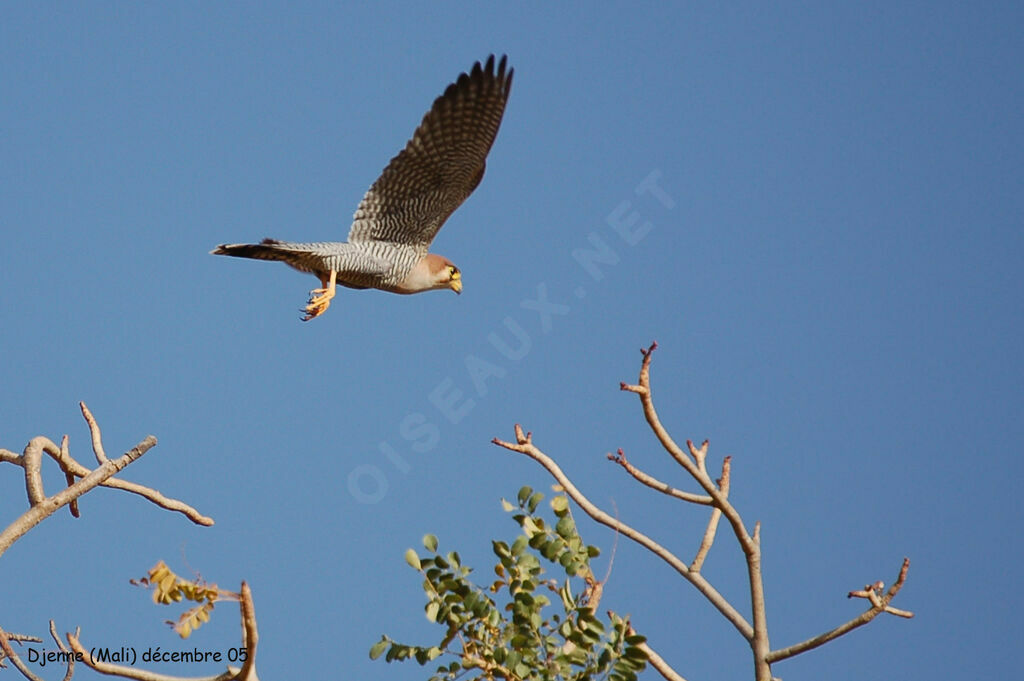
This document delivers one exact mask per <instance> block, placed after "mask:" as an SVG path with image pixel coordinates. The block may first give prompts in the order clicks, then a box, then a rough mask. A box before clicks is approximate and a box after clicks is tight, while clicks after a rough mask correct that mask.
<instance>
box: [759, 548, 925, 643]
mask: <svg viewBox="0 0 1024 681" xmlns="http://www.w3.org/2000/svg"><path fill="white" fill-rule="evenodd" d="M908 568H910V559H909V558H904V559H903V565H902V566H901V567H900V574H899V577H897V578H896V581H895V582H894V583H893V585H892V586H890V587H889V590H888V591H887V592H886V594H885V595H884V596H881V597H880V598H879V599H878V601H877V602H876V603H872V605H871V607H870V608H868V609H867V610H866V611H864V612H863V613H861V614H860V615H859V616H858V617H854V618H853V619H852V620H850V621H849V622H846V623H844V624H841V625H839V626H838V627H836V628H835V629H831V630H830V631H826V632H825V633H823V634H819V635H817V636H815V637H814V638H809V639H807V640H806V641H801V642H800V643H797V644H795V645H791V646H789V647H788V648H782V649H780V650H773V651H772V652H771V653H769V654H768V662H769V663H772V662H778V661H779V660H785V659H786V658H788V657H793V656H794V655H799V654H800V653H804V652H807V651H808V650H813V649H814V648H817V647H818V646H821V645H824V644H826V643H828V642H829V641H831V640H832V639H834V638H838V637H840V636H842V635H843V634H846V633H848V632H850V631H853V630H854V629H856V628H857V627H862V626H864V625H865V624H867V623H868V622H870V621H871V620H873V619H875V618H876V617H878V616H879V615H881V614H882V613H883V612H890V613H891V614H893V615H896V616H897V617H907V618H910V617H913V616H914V613H912V612H908V611H906V610H897V609H896V608H890V607H889V603H890V602H891V601H892V599H893V598H894V597H895V596H896V594H897V593H899V590H900V589H902V588H903V584H904V583H905V582H906V581H907V569H908ZM875 586H876V585H869V587H868V588H867V589H866V591H869V592H870V593H872V594H874V595H876V596H877V591H876V590H875V589H874V588H873V587H875ZM880 588H881V587H880V586H879V589H880ZM858 596H860V594H859V593H858V592H851V593H850V594H848V597H849V598H854V597H858Z"/></svg>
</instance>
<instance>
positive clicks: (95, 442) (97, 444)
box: [78, 402, 109, 464]
mask: <svg viewBox="0 0 1024 681" xmlns="http://www.w3.org/2000/svg"><path fill="white" fill-rule="evenodd" d="M78 406H79V407H80V408H81V409H82V416H84V417H85V422H86V423H88V424H89V435H90V436H92V452H93V454H95V455H96V463H99V464H104V463H106V462H107V461H109V459H107V454H106V452H104V451H103V437H102V436H101V435H100V426H99V424H98V423H96V419H95V418H93V415H92V412H91V411H89V407H87V406H85V402H79V403H78Z"/></svg>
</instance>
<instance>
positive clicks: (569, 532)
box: [555, 516, 576, 539]
mask: <svg viewBox="0 0 1024 681" xmlns="http://www.w3.org/2000/svg"><path fill="white" fill-rule="evenodd" d="M555 532H557V533H558V536H559V537H562V538H563V539H569V538H570V537H574V536H576V523H574V522H573V521H572V518H570V517H569V516H562V517H561V518H559V520H558V523H556V524H555Z"/></svg>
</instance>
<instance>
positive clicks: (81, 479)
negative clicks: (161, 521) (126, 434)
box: [0, 402, 213, 555]
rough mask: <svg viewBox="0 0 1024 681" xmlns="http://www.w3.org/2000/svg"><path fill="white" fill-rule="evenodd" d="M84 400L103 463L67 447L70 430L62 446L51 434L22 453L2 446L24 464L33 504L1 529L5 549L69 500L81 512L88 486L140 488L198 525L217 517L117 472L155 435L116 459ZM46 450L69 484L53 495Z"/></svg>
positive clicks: (11, 459)
mask: <svg viewBox="0 0 1024 681" xmlns="http://www.w3.org/2000/svg"><path fill="white" fill-rule="evenodd" d="M79 406H80V407H81V409H82V416H83V417H84V418H85V421H86V423H87V424H88V425H89V434H90V437H91V439H92V448H93V454H94V456H95V457H96V461H97V464H98V465H97V466H96V468H87V467H86V466H84V465H82V464H81V463H79V462H78V461H77V460H75V459H74V457H72V456H71V454H70V452H69V450H68V437H67V435H65V436H64V438H63V439H62V441H61V446H59V447H58V446H57V445H56V444H55V443H54V442H53V441H52V440H50V439H49V438H47V437H43V436H39V437H35V438H32V440H30V441H29V443H28V445H26V447H25V450H24V452H23V453H22V454H15V453H14V452H11V451H9V450H6V449H0V461H5V462H7V463H11V464H14V465H16V466H20V467H21V468H23V469H24V471H25V491H26V494H27V496H28V504H29V509H28V510H27V511H25V513H23V514H22V515H21V516H19V517H18V518H16V519H15V520H14V522H12V523H11V524H10V525H8V526H7V528H6V529H5V530H4V531H3V532H0V555H2V554H3V553H4V552H5V551H6V550H7V549H8V548H9V547H10V546H11V544H13V543H14V542H15V541H17V540H18V539H19V538H20V537H22V536H24V534H25V533H26V532H28V531H29V530H31V529H32V528H33V527H35V526H36V525H38V524H39V523H40V522H42V521H43V520H45V519H46V518H47V517H49V516H50V515H52V514H53V513H55V512H56V511H57V510H58V509H59V508H61V507H62V506H69V505H70V507H71V511H72V515H74V516H75V517H78V505H77V504H78V499H79V498H80V497H81V496H82V495H83V494H85V493H86V492H88V491H89V490H92V489H94V488H96V487H99V486H103V487H110V488H113V489H120V490H123V491H125V492H131V493H132V494H137V495H139V496H141V497H144V498H145V499H148V500H149V501H151V502H153V503H154V504H156V505H157V506H160V507H161V508H165V509H167V510H169V511H175V512H177V513H181V514H182V515H184V516H185V517H186V518H188V519H189V520H191V521H192V522H194V523H196V524H197V525H213V519H212V518H210V517H207V516H204V515H202V514H201V513H199V511H197V510H196V509H194V508H192V507H191V506H189V505H188V504H186V503H185V502H183V501H178V500H177V499H169V498H167V497H165V496H164V495H163V494H161V493H160V492H159V491H157V490H155V489H152V488H150V487H146V486H144V485H139V484H137V483H134V482H127V481H124V480H119V479H117V478H115V477H113V476H114V475H115V474H117V473H118V472H120V471H121V470H123V469H124V468H125V467H126V466H128V464H130V463H132V462H133V461H136V460H138V459H139V458H140V457H141V456H142V455H143V454H145V453H146V452H148V451H149V450H150V449H152V448H153V447H154V446H156V438H155V437H153V436H152V435H147V436H146V437H145V438H143V440H142V441H141V442H139V443H138V444H137V445H135V446H134V447H132V448H131V449H129V450H128V451H127V452H125V453H124V454H123V455H122V456H120V457H118V458H116V459H109V458H107V455H106V453H105V452H104V450H103V438H102V435H101V433H100V427H99V424H97V423H96V419H95V418H94V417H93V415H92V413H91V412H90V411H89V408H88V407H86V406H85V403H84V402H80V403H79ZM43 454H46V455H47V456H49V457H50V458H51V459H53V460H54V461H55V462H56V463H57V465H58V466H60V469H61V470H62V471H63V472H64V475H65V479H66V480H67V484H68V486H67V487H66V488H65V489H63V490H61V491H60V492H57V493H55V494H53V495H51V496H47V495H46V492H45V490H44V489H43V477H42V459H43Z"/></svg>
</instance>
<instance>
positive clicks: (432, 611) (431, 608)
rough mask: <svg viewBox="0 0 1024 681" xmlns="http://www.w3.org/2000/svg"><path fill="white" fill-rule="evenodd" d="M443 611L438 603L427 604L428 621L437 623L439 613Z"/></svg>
mask: <svg viewBox="0 0 1024 681" xmlns="http://www.w3.org/2000/svg"><path fill="white" fill-rule="evenodd" d="M440 609H441V604H440V603H439V602H438V601H430V602H429V603H427V607H426V614H427V620H429V621H431V622H436V621H437V611H438V610H440Z"/></svg>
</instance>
